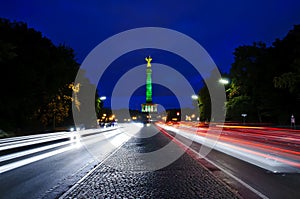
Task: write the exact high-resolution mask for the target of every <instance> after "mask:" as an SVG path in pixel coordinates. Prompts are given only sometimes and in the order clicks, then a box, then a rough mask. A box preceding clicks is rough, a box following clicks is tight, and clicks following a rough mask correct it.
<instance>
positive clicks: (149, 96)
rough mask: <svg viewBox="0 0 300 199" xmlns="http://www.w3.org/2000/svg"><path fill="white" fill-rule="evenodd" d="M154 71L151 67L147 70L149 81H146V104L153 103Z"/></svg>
mask: <svg viewBox="0 0 300 199" xmlns="http://www.w3.org/2000/svg"><path fill="white" fill-rule="evenodd" d="M151 75H152V70H151V68H150V67H148V68H147V81H146V102H147V103H152V79H151Z"/></svg>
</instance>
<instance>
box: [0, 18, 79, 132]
mask: <svg viewBox="0 0 300 199" xmlns="http://www.w3.org/2000/svg"><path fill="white" fill-rule="evenodd" d="M0 67H1V78H0V84H1V85H2V87H1V92H2V93H1V99H0V126H1V128H3V129H4V130H13V131H15V130H16V129H20V130H21V131H24V130H26V129H28V130H29V129H33V127H36V128H38V127H40V122H39V120H38V119H39V118H37V117H35V116H36V114H35V113H36V112H37V109H39V108H40V107H46V105H45V104H47V103H49V102H50V101H51V100H52V99H54V98H55V97H54V96H57V95H59V93H58V92H59V89H61V88H62V87H63V86H64V85H66V84H69V83H70V82H73V81H74V79H75V75H76V73H77V70H78V68H79V65H78V64H77V63H76V61H75V56H74V51H73V50H72V49H71V48H69V47H67V46H65V45H58V46H55V45H54V44H53V43H52V42H51V41H50V40H49V39H47V38H45V37H43V35H42V33H40V32H38V31H36V30H34V29H32V28H28V27H27V24H25V23H23V22H10V21H9V20H7V19H0Z"/></svg>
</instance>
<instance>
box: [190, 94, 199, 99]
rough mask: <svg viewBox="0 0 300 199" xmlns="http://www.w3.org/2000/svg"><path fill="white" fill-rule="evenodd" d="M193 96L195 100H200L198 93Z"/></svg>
mask: <svg viewBox="0 0 300 199" xmlns="http://www.w3.org/2000/svg"><path fill="white" fill-rule="evenodd" d="M191 97H192V99H193V100H198V99H199V97H198V95H195V94H194V95H192V96H191Z"/></svg>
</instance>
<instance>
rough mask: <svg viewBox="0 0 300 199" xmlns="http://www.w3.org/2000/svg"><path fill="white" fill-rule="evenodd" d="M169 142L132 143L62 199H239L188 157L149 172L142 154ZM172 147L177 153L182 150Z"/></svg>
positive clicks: (155, 138)
mask: <svg viewBox="0 0 300 199" xmlns="http://www.w3.org/2000/svg"><path fill="white" fill-rule="evenodd" d="M146 128H147V127H146ZM148 128H149V127H148ZM143 133H145V132H143V131H142V132H140V134H143ZM169 142H170V139H169V138H167V137H166V136H164V135H163V134H161V133H158V134H156V135H155V136H152V137H150V138H146V139H145V138H144V139H141V138H132V139H130V140H129V141H128V142H127V143H125V145H123V147H121V148H120V149H118V150H117V151H116V152H115V153H114V154H112V155H111V156H110V157H109V158H108V159H106V160H105V161H104V162H103V163H102V164H101V165H99V166H98V167H96V168H95V169H94V170H93V171H92V172H91V173H90V174H89V175H88V176H87V177H86V178H84V179H83V180H81V181H80V182H78V183H77V184H76V185H75V186H73V187H72V188H71V189H70V190H69V191H68V192H66V193H65V194H64V195H63V196H62V197H61V198H100V199H101V198H180V199H182V198H226V199H229V198H239V197H238V196H237V195H236V194H235V193H234V192H233V191H232V190H231V189H230V188H228V187H227V186H226V185H225V184H223V183H221V182H220V181H219V180H217V179H216V178H215V177H214V176H213V175H212V174H211V173H210V172H209V171H208V170H207V169H205V168H203V167H202V166H201V165H200V164H199V163H198V162H197V161H196V160H194V159H193V158H192V157H190V156H189V155H188V154H186V153H184V154H183V155H182V156H181V157H180V158H178V159H177V160H176V161H175V162H173V163H171V164H170V165H168V166H167V167H164V168H162V169H159V170H156V171H149V170H147V165H145V164H146V163H145V161H143V157H142V156H140V155H139V154H142V153H147V152H151V151H152V152H153V151H156V150H157V149H159V148H161V147H164V146H165V145H166V144H168V143H169ZM172 147H173V148H172V150H173V151H174V152H176V151H178V150H182V149H181V148H179V147H178V146H177V145H173V146H172ZM162 155H167V154H162Z"/></svg>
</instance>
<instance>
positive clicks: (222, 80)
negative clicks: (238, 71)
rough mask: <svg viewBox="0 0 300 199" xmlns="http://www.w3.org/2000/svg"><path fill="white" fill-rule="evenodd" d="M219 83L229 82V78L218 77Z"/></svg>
mask: <svg viewBox="0 0 300 199" xmlns="http://www.w3.org/2000/svg"><path fill="white" fill-rule="evenodd" d="M219 83H221V84H224V85H226V84H229V80H228V79H223V78H221V79H219Z"/></svg>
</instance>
